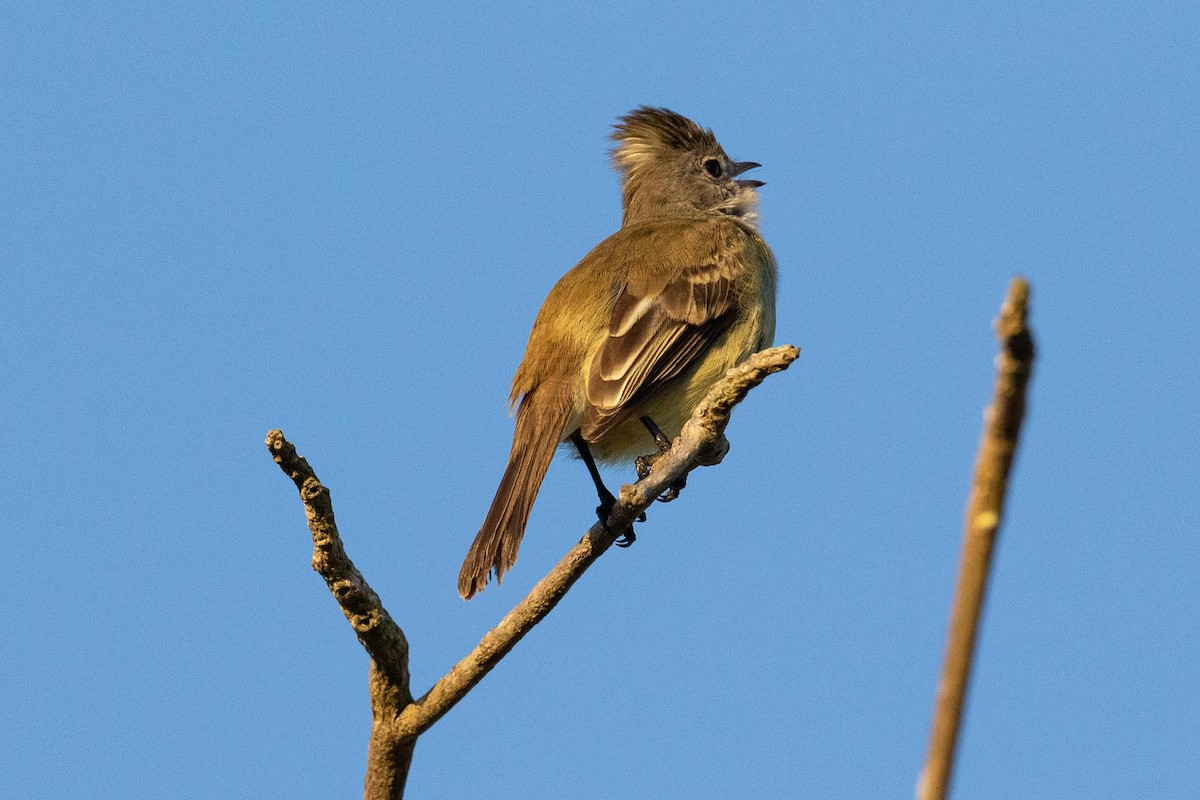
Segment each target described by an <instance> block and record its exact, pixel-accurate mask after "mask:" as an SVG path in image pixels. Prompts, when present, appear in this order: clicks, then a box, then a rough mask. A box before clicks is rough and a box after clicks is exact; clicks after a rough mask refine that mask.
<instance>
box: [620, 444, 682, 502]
mask: <svg viewBox="0 0 1200 800" xmlns="http://www.w3.org/2000/svg"><path fill="white" fill-rule="evenodd" d="M667 447H668V448H669V447H670V443H668V444H667ZM664 452H665V451H664ZM662 455H663V453H662V452H658V453H650V454H649V455H644V456H638V457H637V458H636V459H635V460H634V462H633V466H634V468H635V469H636V470H637V475H638V480H642V479H643V478H645V477H646V476H647V475H649V474H650V470H651V469H652V468H653V467H654V462H656V461H658V460H659V459H660V458H662ZM685 486H687V475H684V476H683V477H682V478H680V479H679V480H677V481H675V483H673V484H671V485H670V486H668V487H667V490H666V491H665V492H663V493H662V494H661V495H659V496H658V497H657V498H655V499H657V500H658V502H660V503H669V502H671V501H672V500H674V499H675V498H677V497H679V493H680V492H681V491H683V487H685Z"/></svg>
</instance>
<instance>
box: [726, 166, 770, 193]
mask: <svg viewBox="0 0 1200 800" xmlns="http://www.w3.org/2000/svg"><path fill="white" fill-rule="evenodd" d="M761 166H762V164H759V163H757V162H754V161H735V162H734V163H733V172H732V175H733V176H734V177H735V178H736V177H737V176H738V175H741V174H742V173H743V172H748V171H750V170H752V169H756V168H758V167H761ZM737 185H738V186H741V187H742V188H744V189H757V188H758V187H759V186H766V183H764V182H763V181H752V180H742V181H737Z"/></svg>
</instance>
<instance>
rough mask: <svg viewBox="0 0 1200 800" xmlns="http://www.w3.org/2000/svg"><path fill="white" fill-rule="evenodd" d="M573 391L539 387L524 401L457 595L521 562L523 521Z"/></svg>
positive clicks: (472, 591)
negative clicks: (504, 462) (519, 555)
mask: <svg viewBox="0 0 1200 800" xmlns="http://www.w3.org/2000/svg"><path fill="white" fill-rule="evenodd" d="M570 413H571V405H570V395H569V394H568V393H566V392H555V391H553V390H550V387H547V386H544V385H543V386H539V387H538V388H536V389H535V390H534V391H532V392H530V393H529V394H528V395H526V396H525V398H524V399H523V400H522V401H521V405H520V408H518V409H517V426H516V431H515V432H514V433H513V446H512V452H511V453H509V456H508V466H507V467H505V469H504V477H503V478H501V479H500V488H499V489H497V490H496V497H495V499H493V500H492V506H491V508H489V509H488V513H487V517H486V518H485V519H484V521H483V526H482V527H481V528H480V529H479V533H478V534H477V535H476V536H475V541H474V542H473V543H472V544H471V549H470V550H469V551H468V552H467V557H466V559H465V560H464V561H463V565H462V570H461V571H460V572H459V574H458V593H459V594H460V595H462V596H463V598H464V599H467V600H469V599H471V598H472V597H474V596H475V595H476V594H478V593H479V592H480V591H482V590H483V587H484V586H485V585H487V582H488V578H489V576H490V575H491V573H493V572H494V573H495V575H496V581H497V583H498V582H499V581H500V579H501V578H502V577H503V576H504V573H505V572H507V571H508V570H509V569H510V568H511V567H512V565H513V564H514V563H516V560H517V550H518V549H519V548H520V546H521V539H522V537H524V535H525V523H526V522H527V521H528V520H529V512H530V511H531V510H532V509H533V501H534V500H535V499H536V498H537V494H538V489H540V488H541V485H542V479H543V478H545V477H546V470H548V469H549V468H550V461H551V459H553V458H554V450H555V448H556V447H557V446H558V442H559V440H560V439H561V438H562V434H563V428H565V427H566V424H567V420H568V418H569V417H570Z"/></svg>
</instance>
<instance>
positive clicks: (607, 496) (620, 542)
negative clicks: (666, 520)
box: [596, 489, 646, 547]
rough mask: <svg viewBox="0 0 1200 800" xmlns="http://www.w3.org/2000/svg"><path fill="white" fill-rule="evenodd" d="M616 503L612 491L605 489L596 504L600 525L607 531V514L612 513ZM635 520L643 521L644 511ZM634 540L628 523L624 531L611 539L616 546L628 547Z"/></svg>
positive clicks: (631, 527)
mask: <svg viewBox="0 0 1200 800" xmlns="http://www.w3.org/2000/svg"><path fill="white" fill-rule="evenodd" d="M616 504H617V498H615V497H613V496H612V492H610V491H608V490H607V489H606V490H605V491H604V494H603V495H602V496H601V497H600V505H598V506H596V516H597V517H599V518H600V525H601V527H603V528H604V530H605V531H606V532H607V533H612V531H610V530H609V529H608V516H609V515H610V514H612V510H613V506H615V505H616ZM637 521H638V522H645V521H646V512H644V511H643V512H642V513H641V514H638V516H637ZM636 541H637V534H635V533H634V532H633V526H632V525H630V526H629V527H628V528H626V529H625V532H624V533H622V534H621V535H620V536H618V537H617V538H616V540H615V541H613V544H615V545H616V546H617V547H629V545H631V544H633V543H634V542H636Z"/></svg>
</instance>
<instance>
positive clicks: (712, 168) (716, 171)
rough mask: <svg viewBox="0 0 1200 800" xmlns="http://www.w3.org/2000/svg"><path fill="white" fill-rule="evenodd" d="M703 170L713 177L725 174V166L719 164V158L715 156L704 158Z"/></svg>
mask: <svg viewBox="0 0 1200 800" xmlns="http://www.w3.org/2000/svg"><path fill="white" fill-rule="evenodd" d="M704 171H705V172H707V173H708V174H709V175H712V176H713V177H714V178H719V177H721V176H722V175H724V174H725V168H724V167H722V166H721V160H720V159H717V158H708V159H705V160H704Z"/></svg>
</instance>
